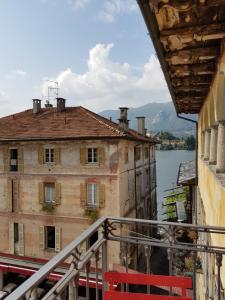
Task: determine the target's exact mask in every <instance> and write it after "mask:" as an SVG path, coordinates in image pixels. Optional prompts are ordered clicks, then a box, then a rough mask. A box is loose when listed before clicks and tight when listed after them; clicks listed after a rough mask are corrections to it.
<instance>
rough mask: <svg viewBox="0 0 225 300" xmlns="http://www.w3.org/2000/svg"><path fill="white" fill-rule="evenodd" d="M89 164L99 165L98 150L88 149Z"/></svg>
mask: <svg viewBox="0 0 225 300" xmlns="http://www.w3.org/2000/svg"><path fill="white" fill-rule="evenodd" d="M87 162H88V163H97V162H98V148H88V149H87Z"/></svg>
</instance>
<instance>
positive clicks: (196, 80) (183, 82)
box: [172, 75, 212, 88]
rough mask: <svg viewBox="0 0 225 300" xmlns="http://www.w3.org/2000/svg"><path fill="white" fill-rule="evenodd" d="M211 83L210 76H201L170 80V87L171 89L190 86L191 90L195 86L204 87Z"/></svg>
mask: <svg viewBox="0 0 225 300" xmlns="http://www.w3.org/2000/svg"><path fill="white" fill-rule="evenodd" d="M211 81H212V76H211V75H202V76H187V77H184V78H183V77H182V78H173V79H172V85H173V87H178V86H192V87H193V88H194V87H195V86H198V85H200V86H204V85H209V84H210V83H211Z"/></svg>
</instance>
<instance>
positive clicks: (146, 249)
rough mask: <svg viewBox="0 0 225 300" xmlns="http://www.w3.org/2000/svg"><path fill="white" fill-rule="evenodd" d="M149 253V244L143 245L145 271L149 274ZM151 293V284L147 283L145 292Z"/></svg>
mask: <svg viewBox="0 0 225 300" xmlns="http://www.w3.org/2000/svg"><path fill="white" fill-rule="evenodd" d="M150 253H151V249H150V246H145V257H146V266H147V269H146V273H147V274H148V275H149V274H150V273H151V269H150ZM150 293H151V286H150V285H147V294H150Z"/></svg>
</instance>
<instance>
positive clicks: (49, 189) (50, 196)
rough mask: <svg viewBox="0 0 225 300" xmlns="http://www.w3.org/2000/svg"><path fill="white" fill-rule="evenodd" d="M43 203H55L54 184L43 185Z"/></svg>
mask: <svg viewBox="0 0 225 300" xmlns="http://www.w3.org/2000/svg"><path fill="white" fill-rule="evenodd" d="M45 203H55V184H54V183H45Z"/></svg>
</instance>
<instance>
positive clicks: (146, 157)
mask: <svg viewBox="0 0 225 300" xmlns="http://www.w3.org/2000/svg"><path fill="white" fill-rule="evenodd" d="M148 158H149V149H148V148H147V147H145V159H148Z"/></svg>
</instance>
